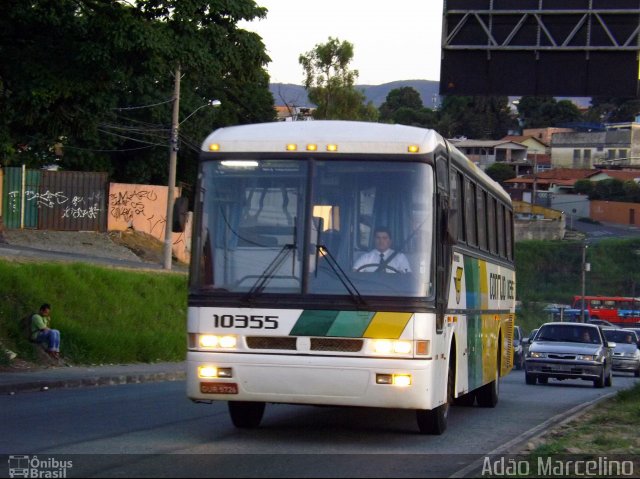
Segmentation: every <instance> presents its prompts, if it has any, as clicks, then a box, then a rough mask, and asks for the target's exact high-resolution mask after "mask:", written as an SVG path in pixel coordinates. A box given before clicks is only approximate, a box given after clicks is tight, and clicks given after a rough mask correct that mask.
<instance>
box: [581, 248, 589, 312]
mask: <svg viewBox="0 0 640 479" xmlns="http://www.w3.org/2000/svg"><path fill="white" fill-rule="evenodd" d="M587 248H588V246H587V243H586V242H583V243H582V306H581V307H580V322H581V323H584V322H585V321H584V306H585V305H584V295H585V294H584V293H585V283H586V279H587V278H586V277H587V274H586V273H587V271H588V270H589V269H591V268H590V265H589V263H587Z"/></svg>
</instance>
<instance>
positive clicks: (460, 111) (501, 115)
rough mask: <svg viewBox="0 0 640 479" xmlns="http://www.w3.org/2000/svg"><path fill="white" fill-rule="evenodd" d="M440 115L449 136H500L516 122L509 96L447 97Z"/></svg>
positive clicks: (442, 125) (481, 137) (442, 128)
mask: <svg viewBox="0 0 640 479" xmlns="http://www.w3.org/2000/svg"><path fill="white" fill-rule="evenodd" d="M439 114H440V122H439V123H440V130H441V131H443V132H445V134H446V135H447V136H448V137H451V136H466V137H468V138H475V139H484V138H487V139H488V138H501V137H503V136H505V135H506V134H507V133H508V131H509V130H510V129H511V128H512V127H513V126H514V125H515V119H514V118H513V115H512V114H511V110H510V107H509V99H508V98H507V97H495V96H489V97H472V96H447V97H445V98H444V101H443V102H442V106H441V108H440V110H439Z"/></svg>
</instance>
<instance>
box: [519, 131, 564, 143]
mask: <svg viewBox="0 0 640 479" xmlns="http://www.w3.org/2000/svg"><path fill="white" fill-rule="evenodd" d="M573 131H575V130H574V129H573V128H525V129H524V130H523V131H522V134H523V135H524V136H532V137H534V138H535V139H537V140H540V141H541V142H542V143H544V144H545V145H551V137H552V136H553V135H554V134H556V133H571V132H573Z"/></svg>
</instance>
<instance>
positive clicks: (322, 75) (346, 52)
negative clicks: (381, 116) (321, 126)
mask: <svg viewBox="0 0 640 479" xmlns="http://www.w3.org/2000/svg"><path fill="white" fill-rule="evenodd" d="M352 59H353V45H352V44H351V43H349V42H347V41H343V42H341V41H340V40H339V39H337V38H332V37H329V40H328V41H327V43H324V44H317V45H316V46H315V48H314V49H313V50H310V51H308V52H307V53H305V54H303V55H300V56H299V57H298V62H299V63H300V65H302V68H303V70H304V75H305V79H304V87H305V89H306V90H307V95H308V97H309V100H311V101H312V102H313V103H315V104H316V105H317V109H316V111H315V113H314V118H318V119H327V120H331V119H333V120H369V121H374V120H376V119H377V116H378V113H377V110H376V108H375V107H374V106H373V104H372V103H371V102H369V103H368V104H365V96H364V94H363V93H362V92H361V91H358V90H356V89H355V87H354V84H355V80H356V78H357V77H358V71H357V70H350V69H349V63H350V62H351V60H352Z"/></svg>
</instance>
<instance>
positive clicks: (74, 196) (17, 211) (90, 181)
mask: <svg viewBox="0 0 640 479" xmlns="http://www.w3.org/2000/svg"><path fill="white" fill-rule="evenodd" d="M3 170H4V174H3V182H2V183H3V191H2V196H3V201H2V216H3V220H4V224H5V226H6V227H7V228H38V229H50V230H59V231H106V227H107V216H106V191H107V185H108V179H107V173H92V172H77V171H65V172H56V171H45V170H30V169H24V168H19V167H12V168H4V169H3Z"/></svg>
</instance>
